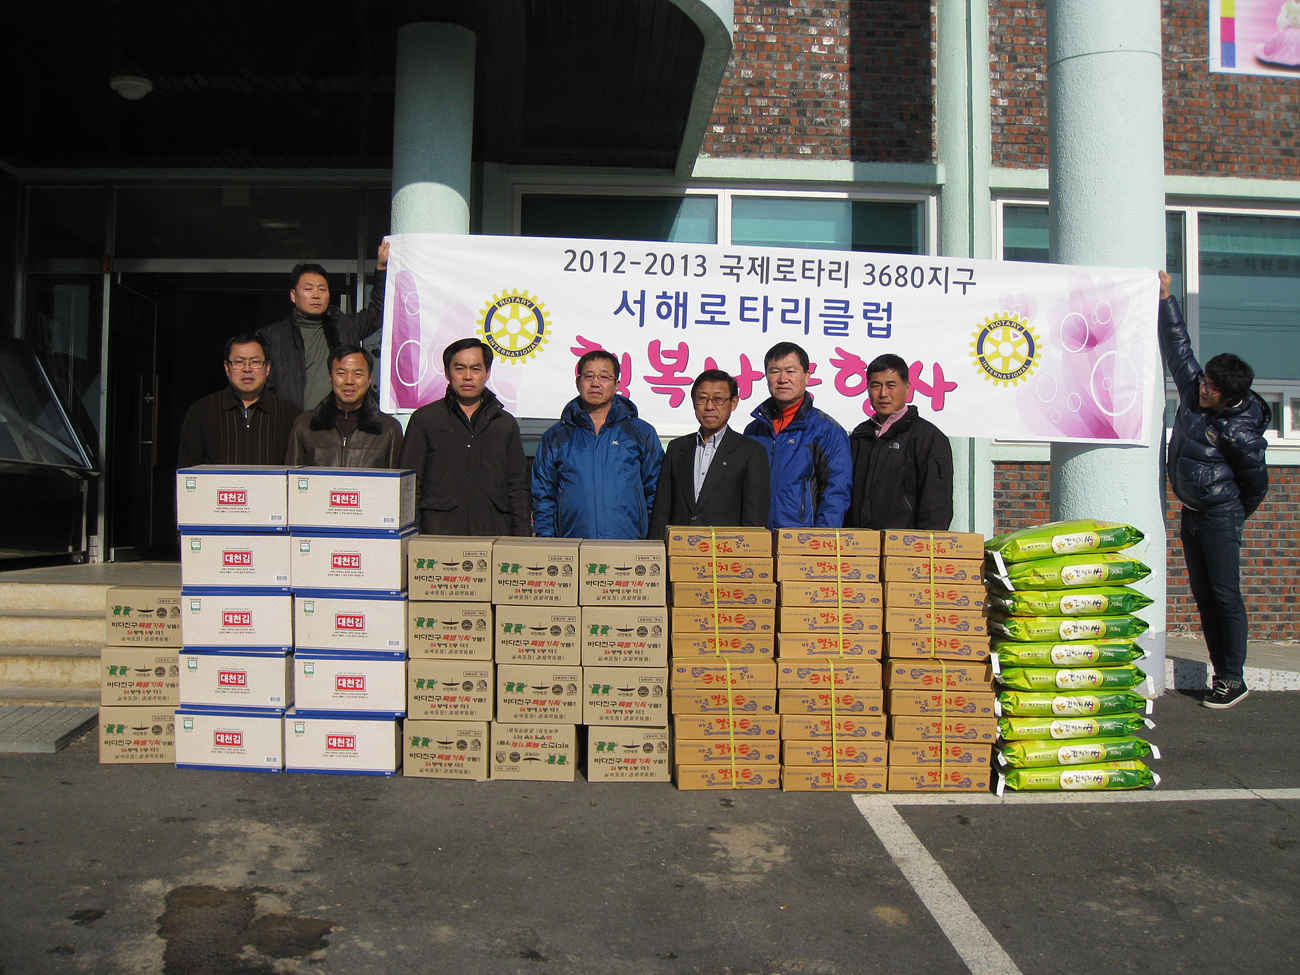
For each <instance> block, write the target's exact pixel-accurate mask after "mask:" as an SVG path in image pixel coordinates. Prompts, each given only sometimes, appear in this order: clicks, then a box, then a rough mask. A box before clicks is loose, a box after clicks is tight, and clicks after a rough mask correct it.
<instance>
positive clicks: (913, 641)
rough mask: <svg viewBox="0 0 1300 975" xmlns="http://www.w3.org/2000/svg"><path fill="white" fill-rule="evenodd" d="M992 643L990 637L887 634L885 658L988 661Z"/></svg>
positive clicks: (949, 634)
mask: <svg viewBox="0 0 1300 975" xmlns="http://www.w3.org/2000/svg"><path fill="white" fill-rule="evenodd" d="M991 646H992V641H991V640H990V638H989V637H988V636H966V635H964V634H961V633H951V632H944V631H937V632H936V633H935V634H934V635H933V636H931V635H930V634H929V633H928V632H926V633H887V634H885V656H886V657H887V658H889V659H893V658H895V657H943V658H946V659H949V660H987V659H988V657H989V648H990V647H991Z"/></svg>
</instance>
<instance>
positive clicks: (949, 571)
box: [880, 555, 984, 586]
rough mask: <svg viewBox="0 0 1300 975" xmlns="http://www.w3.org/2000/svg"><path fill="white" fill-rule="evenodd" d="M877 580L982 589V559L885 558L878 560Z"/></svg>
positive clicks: (897, 556)
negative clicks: (878, 571) (878, 577)
mask: <svg viewBox="0 0 1300 975" xmlns="http://www.w3.org/2000/svg"><path fill="white" fill-rule="evenodd" d="M880 577H881V578H882V579H884V580H885V582H912V583H916V584H917V585H925V584H927V583H929V582H931V581H933V582H935V583H938V584H941V585H952V586H983V585H984V559H983V558H982V557H981V558H978V559H946V558H936V559H931V558H924V559H911V558H907V557H905V556H902V555H886V556H884V557H883V558H881V560H880Z"/></svg>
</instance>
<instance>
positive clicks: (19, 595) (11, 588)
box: [0, 576, 110, 620]
mask: <svg viewBox="0 0 1300 975" xmlns="http://www.w3.org/2000/svg"><path fill="white" fill-rule="evenodd" d="M109 588H110V587H109V586H107V585H101V584H98V583H78V582H57V583H54V582H48V583H47V582H9V581H7V580H5V579H4V577H3V576H0V614H6V615H13V616H23V615H27V614H29V613H33V612H36V613H55V612H64V613H75V614H77V615H79V616H93V615H96V614H98V616H99V618H100V619H101V620H102V619H103V618H104V609H105V606H106V605H107V602H108V590H109Z"/></svg>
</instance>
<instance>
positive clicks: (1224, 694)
mask: <svg viewBox="0 0 1300 975" xmlns="http://www.w3.org/2000/svg"><path fill="white" fill-rule="evenodd" d="M1249 693H1250V688H1249V687H1247V686H1246V684H1245V682H1243V681H1239V680H1220V679H1219V678H1217V677H1216V678H1215V679H1214V685H1213V687H1211V689H1210V693H1208V694H1206V695H1205V697H1204V698H1202V699H1201V706H1202V707H1207V708H1218V709H1220V710H1221V709H1223V708H1230V707H1232V706H1233V705H1234V704H1236V703H1237V702H1238V701H1240V700H1241V699H1242V698H1244V697H1245V696H1246V695H1247V694H1249Z"/></svg>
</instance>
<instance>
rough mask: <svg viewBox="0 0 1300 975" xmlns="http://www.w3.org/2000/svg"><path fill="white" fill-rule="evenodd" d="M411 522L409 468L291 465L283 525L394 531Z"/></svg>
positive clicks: (412, 504) (412, 500)
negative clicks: (284, 522)
mask: <svg viewBox="0 0 1300 975" xmlns="http://www.w3.org/2000/svg"><path fill="white" fill-rule="evenodd" d="M414 524H415V471H399V470H374V469H358V468H349V467H295V468H294V469H293V470H291V471H290V472H289V526H290V527H291V528H295V529H296V528H322V529H325V530H327V531H344V532H354V531H375V530H384V531H391V532H400V531H402V530H403V529H405V528H407V527H409V526H411V525H414Z"/></svg>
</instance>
